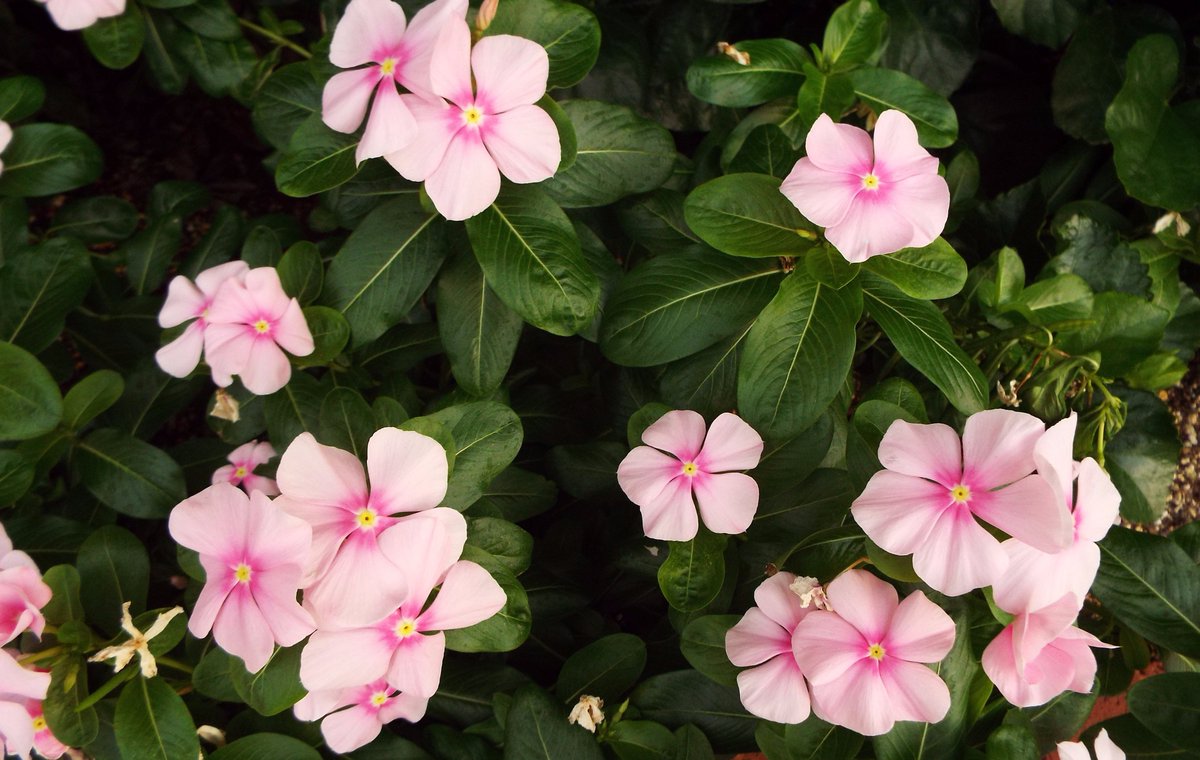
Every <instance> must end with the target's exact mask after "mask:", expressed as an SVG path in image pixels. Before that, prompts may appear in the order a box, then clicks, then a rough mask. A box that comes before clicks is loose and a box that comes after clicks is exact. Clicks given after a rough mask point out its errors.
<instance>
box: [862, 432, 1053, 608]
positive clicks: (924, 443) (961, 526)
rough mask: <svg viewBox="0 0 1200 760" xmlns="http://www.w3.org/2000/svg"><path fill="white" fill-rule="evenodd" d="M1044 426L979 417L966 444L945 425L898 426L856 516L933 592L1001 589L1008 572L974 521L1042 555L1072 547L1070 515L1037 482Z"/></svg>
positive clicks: (882, 448) (881, 449)
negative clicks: (909, 558) (905, 558)
mask: <svg viewBox="0 0 1200 760" xmlns="http://www.w3.org/2000/svg"><path fill="white" fill-rule="evenodd" d="M1044 432H1045V427H1044V426H1043V424H1042V422H1041V420H1039V419H1038V418H1036V417H1033V416H1032V415H1028V414H1022V413H1020V412H1013V411H1009V410H1007V409H991V410H988V411H985V412H979V413H978V414H973V415H971V416H970V417H969V418H968V419H967V424H966V426H965V428H964V429H963V436H962V442H961V444H960V442H959V438H958V435H957V434H956V433H955V432H954V430H952V429H951V428H950V427H948V426H946V425H941V424H937V425H914V424H911V423H908V422H905V421H903V420H897V421H895V422H893V423H892V425H891V427H889V428H888V431H887V433H886V434H885V435H884V436H883V441H882V442H881V443H880V444H879V461H880V463H882V464H883V466H884V467H885V468H886V469H884V470H880V471H879V472H877V473H875V474H874V475H873V476H871V480H870V482H868V483H867V487H866V488H865V489H864V490H863V492H862V495H861V496H859V497H858V498H857V499H855V500H854V504H853V506H852V507H851V510H850V511H851V514H853V515H854V519H855V520H856V521H857V522H858V524H859V525H860V526H862V529H863V530H864V531H865V532H866V534H867V536H869V537H870V539H871V540H872V541H874V542H875V543H877V544H879V546H881V547H883V548H884V549H886V550H887V551H889V552H892V553H893V554H911V555H913V568H914V569H915V570H916V572H917V575H919V576H920V577H921V579H922V580H923V581H925V582H926V583H928V584H929V585H930V586H932V587H933V588H935V589H937V590H938V591H940V592H942V593H943V594H948V595H950V596H955V595H957V594H963V593H966V592H967V591H970V590H971V589H976V588H981V587H983V586H988V585H991V584H992V583H994V582H995V581H996V580H997V579H998V578H999V577H1000V574H1001V573H1003V572H1004V570H1005V568H1006V567H1007V566H1008V557H1007V556H1006V555H1005V553H1004V550H1002V549H1001V548H1000V542H999V541H998V540H997V539H996V538H994V537H993V536H992V534H990V533H988V532H987V530H985V529H984V528H983V526H982V525H980V524H979V523H978V522H977V521H976V518H979V519H980V520H983V521H984V522H986V523H989V524H990V525H994V526H995V527H997V528H999V529H1001V530H1003V531H1004V532H1006V533H1008V534H1009V535H1011V536H1013V537H1014V538H1019V539H1021V540H1022V541H1024V542H1026V543H1027V544H1029V545H1030V546H1034V547H1037V548H1039V549H1041V550H1042V551H1047V552H1056V551H1060V550H1062V549H1063V548H1065V547H1067V546H1068V545H1069V544H1070V542H1071V515H1070V513H1069V512H1068V511H1067V507H1066V504H1065V503H1064V502H1063V501H1062V499H1060V498H1058V497H1056V496H1055V494H1054V491H1053V489H1052V488H1051V487H1050V485H1049V484H1048V483H1047V482H1046V480H1045V479H1044V478H1042V477H1041V476H1039V475H1031V473H1032V472H1033V469H1034V459H1033V448H1034V444H1035V443H1037V441H1038V439H1039V438H1040V437H1041V436H1042V434H1043V433H1044Z"/></svg>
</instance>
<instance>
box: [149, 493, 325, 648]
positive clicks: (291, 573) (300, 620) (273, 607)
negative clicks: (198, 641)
mask: <svg viewBox="0 0 1200 760" xmlns="http://www.w3.org/2000/svg"><path fill="white" fill-rule="evenodd" d="M168 527H169V529H170V531H171V537H172V538H174V539H175V541H176V542H178V543H179V544H181V545H183V546H186V547H187V548H189V549H195V550H196V551H197V552H199V553H200V564H201V565H203V566H204V572H205V574H206V580H205V583H204V588H203V589H202V590H201V591H200V597H199V598H198V599H197V600H196V607H195V609H194V610H193V611H192V617H191V619H190V620H189V621H188V630H189V631H191V632H192V635H193V636H196V637H197V638H200V637H203V636H207V635H208V632H209V630H211V631H212V633H213V638H214V639H216V642H217V644H218V645H219V646H220V647H221V648H222V649H224V650H225V651H226V652H229V653H230V654H233V655H236V656H238V657H241V658H242V659H243V660H244V661H245V663H246V669H247V670H250V671H251V672H256V671H258V670H261V669H262V667H263V666H264V665H266V664H267V660H269V659H270V658H271V653H272V652H273V651H274V648H275V644H279V645H280V646H285V647H288V646H291V645H293V644H296V643H298V642H299V641H300V640H301V639H303V638H304V637H305V636H307V635H308V634H310V633H312V632H313V629H314V628H316V625H315V624H314V623H313V620H312V616H310V615H309V614H308V611H307V610H305V609H304V608H303V607H301V606H300V604H299V603H298V602H297V601H296V590H297V588H298V587H299V585H300V578H301V576H302V575H303V563H304V559H305V557H307V556H308V550H309V548H310V545H311V543H312V530H311V529H310V528H309V527H308V525H307V524H305V522H304V521H303V520H300V519H297V518H295V517H292V516H291V515H289V514H287V513H286V512H284V511H283V510H282V509H280V508H279V506H278V505H276V504H273V503H272V502H271V500H270V499H268V498H267V497H266V496H265V495H263V493H262V492H261V491H254V492H253V493H251V494H250V496H249V497H247V496H246V494H244V493H242V491H240V490H238V489H237V488H234V487H233V486H231V485H229V484H227V483H218V484H217V485H215V486H209V487H208V488H206V489H204V490H203V491H201V492H200V493H198V494H196V495H195V496H193V497H191V498H189V499H185V500H184V501H182V502H180V504H179V505H178V506H176V507H175V509H173V510H171V517H170V521H169V525H168Z"/></svg>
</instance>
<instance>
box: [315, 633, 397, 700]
mask: <svg viewBox="0 0 1200 760" xmlns="http://www.w3.org/2000/svg"><path fill="white" fill-rule="evenodd" d="M391 643H392V642H389V641H387V640H386V639H385V638H384V634H383V632H381V631H379V630H378V629H376V628H353V629H350V630H342V631H339V630H321V631H317V632H316V633H314V634H313V635H312V638H310V639H309V640H308V643H307V644H305V645H304V649H303V651H301V652H300V682H301V683H303V684H304V688H306V689H308V690H309V691H310V692H314V691H316V692H319V691H324V690H327V689H333V690H337V689H347V688H350V687H352V686H358V685H360V684H362V683H363V682H364V681H374V680H376V679H378V678H383V676H384V674H386V673H387V669H388V663H389V662H390V661H391V659H392V653H393V651H394V647H393V646H391ZM331 709H332V708H331ZM317 717H320V716H317ZM309 720H312V719H311V718H310V719H309Z"/></svg>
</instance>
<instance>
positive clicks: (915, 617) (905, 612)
mask: <svg viewBox="0 0 1200 760" xmlns="http://www.w3.org/2000/svg"><path fill="white" fill-rule="evenodd" d="M954 634H955V631H954V621H953V620H952V619H951V618H950V616H949V615H947V614H946V612H945V611H944V610H943V609H942V608H941V607H939V606H937V605H936V604H934V603H933V602H931V601H929V599H928V598H926V596H925V593H924V592H922V591H914V592H912V593H911V594H909V595H908V596H907V597H905V598H904V601H902V602H900V606H899V607H897V608H896V612H895V614H893V615H892V621H891V625H890V626H889V628H888V633H887V637H886V640H885V642H884V648H885V649H886V650H887V656H888V657H897V658H899V659H901V660H908V661H909V662H928V663H933V662H939V661H941V659H942V658H943V657H945V656H946V655H947V654H948V653H949V652H950V648H951V647H953V646H954ZM913 720H918V719H916V718H914V719H913Z"/></svg>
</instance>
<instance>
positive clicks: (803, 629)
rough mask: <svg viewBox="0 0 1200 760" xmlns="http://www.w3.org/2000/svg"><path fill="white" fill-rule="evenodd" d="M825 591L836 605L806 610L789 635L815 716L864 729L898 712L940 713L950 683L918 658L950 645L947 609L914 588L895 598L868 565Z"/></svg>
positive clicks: (884, 725) (918, 716) (909, 716)
mask: <svg viewBox="0 0 1200 760" xmlns="http://www.w3.org/2000/svg"><path fill="white" fill-rule="evenodd" d="M826 592H827V594H828V597H829V603H830V605H832V606H833V610H834V611H832V612H829V611H825V610H815V611H813V612H810V613H809V614H808V615H806V616H805V617H804V618H803V619H802V620H801V621H800V622H799V624H797V626H796V631H795V633H794V634H793V635H792V651H793V652H794V653H795V655H796V662H797V663H799V665H800V669H801V670H802V671H803V672H804V675H805V676H806V677H807V678H808V683H809V685H810V687H811V689H812V709H813V712H814V713H816V714H817V717H819V718H821V719H822V720H824V721H827V722H829V723H834V724H837V725H839V726H845V727H846V728H849V729H850V730H852V731H857V732H858V733H860V734H865V735H867V736H877V735H879V734H883V733H887V732H888V731H890V730H891V729H892V725H893V724H894V723H895V722H896V721H899V720H917V721H926V722H928V723H936V722H937V721H939V720H941V719H942V718H943V717H945V715H946V712H947V711H948V710H949V709H950V690H949V689H948V688H946V684H945V682H944V681H942V679H941V678H939V677H938V675H937V674H936V673H934V672H933V671H932V670H931V669H929V668H928V667H926V665H925V664H923V663H935V662H939V661H940V660H941V659H942V658H943V657H945V656H946V654H947V653H948V652H949V651H950V648H951V647H952V646H954V621H953V620H951V619H950V616H949V615H947V614H946V613H945V612H943V611H942V609H941V608H940V607H938V606H937V605H936V604H934V603H933V602H931V601H929V600H928V599H926V598H925V594H923V593H921V592H920V591H914V592H913V593H912V594H909V595H908V597H906V598H905V599H904V601H903V602H901V601H899V597H898V595H897V594H896V589H894V588H892V586H891V585H889V584H887V583H884V582H883V581H881V580H879V579H878V578H876V577H875V576H873V575H871V574H870V573H868V572H867V571H866V570H848V571H846V572H844V573H842V574H841V575H839V576H838V577H837V578H835V579H834V580H833V582H832V583H830V584H829V586H828V587H827V588H826Z"/></svg>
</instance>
